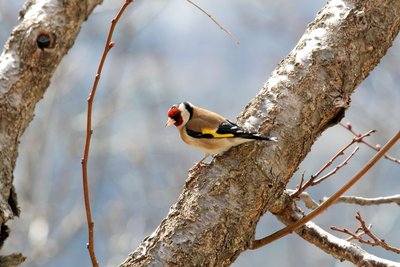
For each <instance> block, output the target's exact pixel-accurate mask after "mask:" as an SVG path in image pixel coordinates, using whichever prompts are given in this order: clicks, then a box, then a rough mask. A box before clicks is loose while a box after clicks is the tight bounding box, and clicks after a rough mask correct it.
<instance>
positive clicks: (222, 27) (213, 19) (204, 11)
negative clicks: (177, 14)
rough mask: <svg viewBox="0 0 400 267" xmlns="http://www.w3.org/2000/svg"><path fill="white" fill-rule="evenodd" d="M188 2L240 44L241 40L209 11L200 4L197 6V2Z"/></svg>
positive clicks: (189, 0)
mask: <svg viewBox="0 0 400 267" xmlns="http://www.w3.org/2000/svg"><path fill="white" fill-rule="evenodd" d="M186 1H188V2H189V3H190V4H191V5H193V6H194V7H196V8H197V9H198V10H200V11H201V12H203V13H204V14H205V15H207V16H208V17H209V18H210V19H211V20H212V21H213V22H214V23H215V24H217V26H218V27H219V28H220V29H221V30H223V31H224V32H226V33H227V34H228V35H229V36H230V37H231V38H232V40H233V41H234V42H235V43H236V44H239V39H238V38H236V36H235V35H233V34H232V33H231V32H230V31H229V30H228V29H227V28H225V27H224V26H223V25H222V24H221V23H219V22H218V21H217V20H216V19H215V18H214V17H213V16H212V15H211V14H210V13H209V12H208V11H207V10H205V9H204V8H202V7H201V6H199V5H198V4H196V3H195V2H193V1H192V0H186Z"/></svg>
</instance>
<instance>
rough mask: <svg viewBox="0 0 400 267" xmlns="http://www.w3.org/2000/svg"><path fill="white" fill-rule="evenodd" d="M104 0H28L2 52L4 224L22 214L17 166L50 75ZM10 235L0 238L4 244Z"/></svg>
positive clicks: (0, 207)
mask: <svg viewBox="0 0 400 267" xmlns="http://www.w3.org/2000/svg"><path fill="white" fill-rule="evenodd" d="M101 2H102V1H101V0H85V1H78V0H72V1H50V0H45V1H27V2H26V3H25V5H24V7H23V8H22V10H21V11H20V23H19V25H18V26H17V27H15V29H14V30H13V32H12V33H11V36H10V38H9V39H8V40H7V42H6V44H5V46H4V50H3V53H2V54H1V56H0V190H1V191H0V225H1V226H2V227H1V229H2V233H1V235H0V236H1V237H4V233H3V231H6V229H7V227H6V226H5V222H6V221H7V220H9V219H12V218H13V217H14V216H15V215H18V214H19V210H18V207H17V199H16V197H15V194H14V193H13V188H12V182H13V170H14V167H15V161H16V158H17V148H18V143H19V138H20V136H21V135H22V133H23V132H24V130H25V128H26V127H27V126H28V124H29V122H30V121H31V120H32V118H33V111H34V108H35V105H36V103H37V102H38V101H39V100H40V99H42V97H43V94H44V92H45V90H46V88H47V87H48V85H49V84H50V78H51V77H52V75H53V73H54V71H55V70H56V68H57V66H58V64H59V63H60V61H61V59H62V58H63V56H64V55H65V54H66V53H67V52H68V50H69V49H70V48H71V47H72V45H73V44H74V41H75V39H76V37H77V35H78V33H79V30H80V27H81V24H82V23H83V22H84V21H85V20H86V19H87V17H88V16H89V14H90V13H91V12H92V11H93V9H94V8H95V7H96V6H97V5H98V4H100V3H101ZM3 241H4V239H2V240H0V246H1V244H2V242H3Z"/></svg>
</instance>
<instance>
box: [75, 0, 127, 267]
mask: <svg viewBox="0 0 400 267" xmlns="http://www.w3.org/2000/svg"><path fill="white" fill-rule="evenodd" d="M132 2H134V0H125V3H124V4H123V5H122V6H121V8H120V10H119V11H118V13H117V15H116V17H115V18H113V20H112V21H111V26H110V29H109V31H108V36H107V41H106V45H105V47H104V51H103V55H102V57H101V59H100V63H99V66H98V69H97V73H96V77H95V79H94V83H93V87H92V90H91V91H90V94H89V97H88V99H87V102H88V106H87V122H86V142H85V149H84V152H83V158H82V161H81V164H82V180H83V196H84V199H85V210H86V219H87V225H88V243H87V249H88V251H89V255H90V260H91V261H92V266H93V267H98V266H99V263H98V262H97V259H96V254H95V251H94V222H93V219H92V213H91V210H90V197H89V186H88V174H87V162H88V158H89V150H90V140H91V136H92V134H93V130H92V106H93V100H94V96H95V94H96V90H97V85H98V84H99V80H100V75H101V71H102V69H103V65H104V62H105V60H106V57H107V54H108V52H109V51H110V49H111V48H113V47H114V42H111V38H112V35H113V32H114V29H115V26H116V25H117V23H118V20H119V19H120V17H121V16H122V13H123V12H124V10H125V9H126V7H127V6H128V5H129V4H131V3H132Z"/></svg>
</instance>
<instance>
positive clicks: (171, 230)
mask: <svg viewBox="0 0 400 267" xmlns="http://www.w3.org/2000/svg"><path fill="white" fill-rule="evenodd" d="M399 27H400V1H398V0H391V1H384V0H369V1H364V0H353V1H349V0H346V1H341V0H335V1H330V2H328V4H327V5H326V6H325V7H324V8H323V9H322V10H321V11H320V12H319V13H318V14H317V17H316V19H315V20H314V21H313V22H312V23H311V24H310V25H309V26H308V28H307V30H306V32H305V34H304V35H303V37H302V38H301V39H300V41H299V43H298V45H297V46H296V47H295V48H294V50H293V51H292V52H291V53H290V54H289V55H288V56H287V57H286V58H285V59H284V60H283V61H282V62H281V63H280V64H279V65H278V67H277V68H276V70H275V71H274V72H273V73H272V76H271V77H270V78H269V80H268V81H267V82H266V83H265V85H264V87H263V88H262V90H261V91H260V92H259V94H258V95H257V96H256V97H255V98H254V99H253V100H252V101H251V102H250V103H249V104H248V105H247V107H246V109H245V110H244V111H243V113H242V114H241V115H240V117H239V120H238V122H239V123H240V124H241V125H243V126H245V127H247V128H249V129H252V130H257V131H260V132H263V133H267V134H269V135H271V136H277V137H278V138H279V142H278V143H277V144H272V143H267V142H254V143H247V144H244V145H241V146H240V147H236V148H233V149H231V150H229V151H228V152H227V153H225V154H224V155H222V156H217V157H216V158H215V159H214V160H213V161H212V163H211V164H210V165H209V166H207V167H204V168H201V170H199V171H198V172H197V173H195V174H193V175H189V177H188V180H187V181H186V185H185V188H184V191H183V192H182V194H181V195H180V197H179V199H178V201H177V203H176V204H174V205H173V206H172V207H171V209H170V211H169V213H168V215H167V217H166V218H165V219H164V220H163V221H162V222H161V224H160V225H159V227H158V228H157V229H156V230H155V232H154V233H153V234H152V235H150V236H149V237H147V238H145V239H144V240H143V241H142V242H141V244H140V245H139V247H138V248H137V249H136V250H135V251H134V252H133V253H132V254H131V255H130V256H129V257H128V258H127V259H126V260H125V262H124V263H122V264H121V266H123V267H128V266H161V265H162V266H175V265H179V266H224V265H229V264H231V263H232V262H233V261H234V260H235V259H236V258H237V257H238V256H239V254H240V253H241V252H242V251H244V250H246V249H248V248H249V245H250V244H251V242H252V240H253V238H254V234H255V229H256V226H257V223H258V221H259V219H260V217H261V216H262V215H263V214H264V213H265V212H266V211H270V212H273V213H279V214H281V215H280V218H281V219H282V220H283V221H285V222H286V223H289V221H290V220H289V219H288V217H290V214H289V215H288V216H284V215H282V214H284V213H285V212H287V213H291V212H292V211H291V209H290V207H288V206H287V205H286V203H288V202H287V201H286V197H285V194H284V190H285V188H286V184H287V183H288V181H289V179H290V178H291V177H292V175H293V173H294V172H295V171H296V169H297V168H298V166H299V164H300V162H301V161H302V160H303V159H304V157H305V156H306V154H307V153H308V152H309V151H310V149H311V146H312V144H313V143H314V141H315V140H316V139H317V138H318V137H319V136H320V135H321V133H322V132H323V131H324V130H325V129H327V128H328V127H330V126H332V125H334V124H336V123H337V122H339V121H340V120H341V118H342V117H343V116H344V112H345V110H346V108H347V107H348V106H349V103H350V96H351V94H352V93H353V92H354V90H355V88H356V87H357V86H358V85H359V84H360V83H361V82H362V81H363V80H364V79H365V78H366V77H367V76H368V74H369V72H370V71H371V70H372V69H373V68H374V67H375V66H376V65H377V64H378V63H379V60H380V59H381V58H382V57H383V56H384V54H385V53H386V51H387V49H388V48H389V47H390V46H391V45H392V41H393V39H394V38H395V36H396V35H397V33H398V31H399ZM308 226H310V224H309V225H308ZM309 230H310V229H309ZM312 230H313V229H311V230H310V231H308V233H309V235H306V234H303V235H301V236H302V237H303V238H304V239H305V240H307V241H310V242H311V240H310V239H311V236H310V235H312V234H315V235H317V233H316V232H315V231H314V232H313V231H312ZM320 233H321V232H320ZM313 240H314V241H313V243H314V244H316V245H317V246H319V247H321V248H323V249H324V251H326V252H327V253H330V254H331V255H333V256H335V257H337V258H340V259H344V260H348V261H351V262H353V263H354V264H363V265H362V266H370V265H373V264H377V262H380V263H382V264H383V265H382V266H390V265H392V264H394V263H393V262H390V261H385V260H383V259H379V258H377V257H371V255H368V254H367V253H366V252H365V251H363V250H361V249H359V250H355V249H354V246H350V245H348V244H349V243H348V242H345V241H343V240H340V239H333V238H332V239H330V240H329V242H331V243H332V244H333V245H332V246H323V244H322V243H318V242H326V238H325V240H323V239H320V240H319V241H318V239H316V238H314V239H313ZM338 240H340V241H341V242H343V243H341V244H339V241H338ZM335 244H336V246H334V245H335ZM342 244H344V245H342ZM356 254H357V255H356ZM266 264H267V263H266ZM374 266H376V265H374Z"/></svg>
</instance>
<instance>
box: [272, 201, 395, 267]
mask: <svg viewBox="0 0 400 267" xmlns="http://www.w3.org/2000/svg"><path fill="white" fill-rule="evenodd" d="M286 199H290V198H286ZM288 207H290V208H289V209H286V210H285V211H284V212H283V213H281V214H279V215H277V217H278V219H279V220H280V221H281V222H283V223H284V224H286V225H291V224H293V223H295V222H296V221H298V220H300V219H301V218H302V217H303V214H302V213H301V212H299V208H298V207H296V206H295V205H294V204H293V205H288ZM295 232H296V233H297V234H298V235H299V236H300V237H301V238H303V239H304V240H306V241H308V242H310V243H311V244H314V245H315V246H317V247H318V248H320V249H322V250H323V251H325V252H326V253H329V254H330V255H332V256H333V257H335V258H337V259H339V260H341V261H342V260H348V261H350V262H352V263H354V264H356V265H357V266H374V267H393V266H398V263H396V262H393V261H389V260H386V259H382V258H379V257H377V256H374V255H372V254H369V253H368V252H366V251H365V250H363V249H361V248H360V247H358V246H356V245H355V244H352V243H350V242H348V241H346V240H343V239H340V238H338V237H336V236H334V235H332V234H330V233H328V232H326V231H325V230H323V229H322V228H320V227H319V226H318V225H316V224H315V223H313V222H308V223H306V224H305V225H303V226H302V227H301V228H299V229H298V230H296V231H295Z"/></svg>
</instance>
